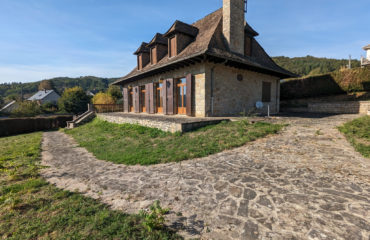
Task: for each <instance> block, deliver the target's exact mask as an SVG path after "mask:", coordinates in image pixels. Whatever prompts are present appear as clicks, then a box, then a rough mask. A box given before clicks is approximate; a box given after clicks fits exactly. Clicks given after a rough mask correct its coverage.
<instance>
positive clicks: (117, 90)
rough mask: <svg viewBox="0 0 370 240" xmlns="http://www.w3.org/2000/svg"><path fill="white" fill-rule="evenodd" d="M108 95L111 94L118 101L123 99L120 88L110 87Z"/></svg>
mask: <svg viewBox="0 0 370 240" xmlns="http://www.w3.org/2000/svg"><path fill="white" fill-rule="evenodd" d="M107 93H108V94H110V95H111V96H112V97H113V98H114V99H115V100H116V101H117V100H118V99H121V98H122V97H123V96H122V92H121V88H120V87H118V86H113V85H111V86H109V88H108V91H107Z"/></svg>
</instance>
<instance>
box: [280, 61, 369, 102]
mask: <svg viewBox="0 0 370 240" xmlns="http://www.w3.org/2000/svg"><path fill="white" fill-rule="evenodd" d="M363 91H370V68H356V69H344V70H340V71H336V72H332V73H329V74H324V75H317V76H311V77H305V78H300V79H292V80H288V81H285V82H282V83H281V99H282V100H288V99H297V98H310V97H321V96H329V95H335V94H344V93H350V92H363Z"/></svg>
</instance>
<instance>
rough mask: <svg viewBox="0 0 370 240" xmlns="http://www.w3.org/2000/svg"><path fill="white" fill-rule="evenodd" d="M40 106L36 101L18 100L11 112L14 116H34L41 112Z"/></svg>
mask: <svg viewBox="0 0 370 240" xmlns="http://www.w3.org/2000/svg"><path fill="white" fill-rule="evenodd" d="M41 113H42V112H41V108H40V106H39V104H38V103H37V102H31V101H25V102H20V103H19V106H18V107H17V108H16V109H14V110H13V111H12V113H11V115H12V116H15V117H34V116H37V115H39V114H41Z"/></svg>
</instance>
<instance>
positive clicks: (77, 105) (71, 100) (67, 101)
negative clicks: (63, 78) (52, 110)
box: [58, 87, 90, 114]
mask: <svg viewBox="0 0 370 240" xmlns="http://www.w3.org/2000/svg"><path fill="white" fill-rule="evenodd" d="M89 102H90V98H89V96H87V95H86V93H85V91H84V90H83V89H82V88H81V87H73V88H68V89H66V90H65V91H64V92H63V94H62V97H61V98H60V99H59V101H58V106H59V109H60V110H62V111H64V112H67V113H74V114H79V113H83V112H85V111H86V110H87V104H88V103H89Z"/></svg>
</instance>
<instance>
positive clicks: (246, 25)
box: [244, 22, 259, 37]
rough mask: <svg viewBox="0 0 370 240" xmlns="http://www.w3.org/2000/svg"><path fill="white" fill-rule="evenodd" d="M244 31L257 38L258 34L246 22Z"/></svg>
mask: <svg viewBox="0 0 370 240" xmlns="http://www.w3.org/2000/svg"><path fill="white" fill-rule="evenodd" d="M244 31H245V33H247V34H248V35H250V36H252V37H257V36H258V35H259V33H258V32H256V31H255V30H254V29H253V28H252V27H251V26H250V25H249V24H248V23H247V22H245V28H244Z"/></svg>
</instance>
